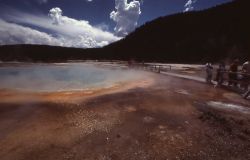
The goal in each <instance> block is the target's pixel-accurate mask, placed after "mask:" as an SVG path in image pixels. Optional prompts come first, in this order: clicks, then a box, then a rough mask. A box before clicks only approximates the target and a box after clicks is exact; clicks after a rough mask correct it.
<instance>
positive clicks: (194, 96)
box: [0, 74, 250, 160]
mask: <svg viewBox="0 0 250 160" xmlns="http://www.w3.org/2000/svg"><path fill="white" fill-rule="evenodd" d="M151 78H154V79H155V83H154V84H152V85H151V86H148V87H144V86H139V87H133V88H130V89H129V90H126V91H119V92H116V93H107V94H101V95H98V96H92V97H89V98H86V99H84V100H82V101H81V102H79V101H77V103H74V102H68V103H67V102H60V101H58V102H54V101H53V102H48V101H46V102H42V101H40V102H38V101H33V102H32V101H30V103H29V101H28V102H24V101H19V102H16V103H15V102H11V103H8V102H6V101H5V102H2V103H1V104H0V157H1V158H0V159H1V160H12V159H13V160H14V159H15V160H27V159H28V160H44V159H46V160H56V159H59V160H61V159H62V160H63V159H66V160H71V159H72V160H84V159H86V160H154V159H155V160H167V159H169V160H171V159H177V160H178V159H181V160H185V159H186V160H190V159H192V160H209V159H211V160H217V159H218V160H221V159H227V160H235V159H237V160H238V159H239V160H248V159H250V112H249V109H250V104H249V101H247V100H243V99H242V98H241V97H240V95H237V94H234V93H232V92H228V91H226V90H223V89H220V88H214V87H213V86H210V85H206V84H204V83H199V82H195V81H190V80H185V79H180V78H174V77H169V76H166V75H160V74H152V75H151ZM5 96H6V95H5Z"/></svg>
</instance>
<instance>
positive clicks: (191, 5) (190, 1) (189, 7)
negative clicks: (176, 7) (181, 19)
mask: <svg viewBox="0 0 250 160" xmlns="http://www.w3.org/2000/svg"><path fill="white" fill-rule="evenodd" d="M196 2H197V0H188V1H187V2H186V4H185V5H184V10H183V12H189V11H192V10H194V4H195V3H196Z"/></svg>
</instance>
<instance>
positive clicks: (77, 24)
mask: <svg viewBox="0 0 250 160" xmlns="http://www.w3.org/2000/svg"><path fill="white" fill-rule="evenodd" d="M229 1H231V0H143V1H142V0H0V45H4V44H47V45H60V46H67V47H82V48H91V47H102V46H104V45H107V44H109V43H112V42H114V41H117V40H119V39H121V38H123V37H125V36H126V35H127V34H129V33H130V32H131V31H133V30H134V29H135V28H136V27H138V26H140V25H142V24H144V23H145V22H147V21H150V20H153V19H155V18H157V17H160V16H165V15H170V14H174V13H178V12H183V11H184V10H186V11H192V10H202V9H205V8H209V7H212V6H215V5H218V4H221V3H225V2H229Z"/></svg>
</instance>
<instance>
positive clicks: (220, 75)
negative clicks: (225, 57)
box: [215, 62, 226, 86]
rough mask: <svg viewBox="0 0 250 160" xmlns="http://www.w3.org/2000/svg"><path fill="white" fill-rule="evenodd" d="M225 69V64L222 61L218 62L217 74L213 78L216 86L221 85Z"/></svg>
mask: <svg viewBox="0 0 250 160" xmlns="http://www.w3.org/2000/svg"><path fill="white" fill-rule="evenodd" d="M225 71H226V65H225V63H224V62H221V63H220V64H219V68H218V69H217V74H216V78H215V81H217V85H218V86H220V85H222V84H223V82H224V73H225Z"/></svg>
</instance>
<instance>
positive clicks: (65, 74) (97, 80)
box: [0, 63, 143, 92]
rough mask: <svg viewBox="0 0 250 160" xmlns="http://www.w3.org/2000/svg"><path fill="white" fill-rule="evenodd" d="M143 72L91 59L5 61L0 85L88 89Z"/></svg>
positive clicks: (0, 72) (29, 87) (37, 89)
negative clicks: (73, 61) (45, 61)
mask: <svg viewBox="0 0 250 160" xmlns="http://www.w3.org/2000/svg"><path fill="white" fill-rule="evenodd" d="M142 76H143V73H142V72H140V71H135V70H129V69H121V68H119V67H106V66H103V65H96V64H88V63H66V64H21V65H3V66H2V67H0V89H15V90H26V91H48V92H50V91H67V90H71V91H72V90H88V89H95V88H105V87H111V86H113V85H114V84H116V83H120V82H126V81H129V80H136V79H139V78H142Z"/></svg>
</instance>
